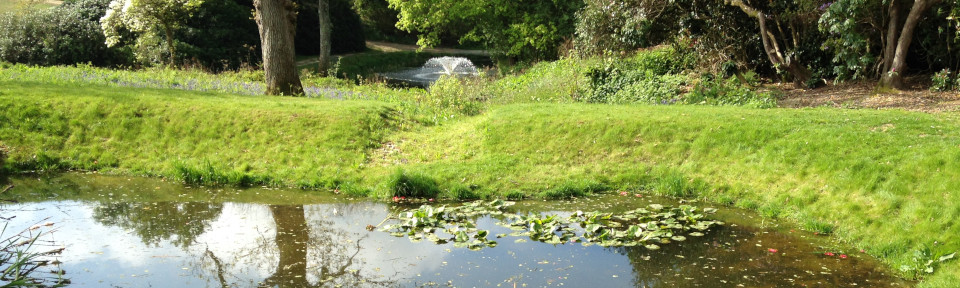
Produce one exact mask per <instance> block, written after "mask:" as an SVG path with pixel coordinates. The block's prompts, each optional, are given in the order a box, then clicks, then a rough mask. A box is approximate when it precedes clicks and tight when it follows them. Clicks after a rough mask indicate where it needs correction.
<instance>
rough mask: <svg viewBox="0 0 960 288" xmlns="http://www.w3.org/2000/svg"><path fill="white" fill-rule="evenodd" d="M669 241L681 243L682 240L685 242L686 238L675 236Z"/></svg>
mask: <svg viewBox="0 0 960 288" xmlns="http://www.w3.org/2000/svg"><path fill="white" fill-rule="evenodd" d="M670 239H673V241H683V240H687V237H683V236H680V235H677V236H673V237H670Z"/></svg>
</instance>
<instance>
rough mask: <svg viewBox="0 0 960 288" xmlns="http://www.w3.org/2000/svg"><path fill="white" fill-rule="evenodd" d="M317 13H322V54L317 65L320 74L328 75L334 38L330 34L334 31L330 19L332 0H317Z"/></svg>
mask: <svg viewBox="0 0 960 288" xmlns="http://www.w3.org/2000/svg"><path fill="white" fill-rule="evenodd" d="M317 13H318V14H319V15H320V56H319V57H318V59H317V60H319V61H318V63H317V67H318V70H319V72H320V76H328V75H327V71H329V70H330V62H331V61H330V45H332V44H333V40H332V39H330V34H332V32H333V24H332V23H331V21H330V0H317Z"/></svg>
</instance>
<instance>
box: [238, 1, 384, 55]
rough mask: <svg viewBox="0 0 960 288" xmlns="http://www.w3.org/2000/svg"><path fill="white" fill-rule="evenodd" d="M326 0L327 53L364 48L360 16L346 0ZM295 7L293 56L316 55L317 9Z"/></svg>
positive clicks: (318, 43) (361, 49)
mask: <svg viewBox="0 0 960 288" xmlns="http://www.w3.org/2000/svg"><path fill="white" fill-rule="evenodd" d="M328 1H330V22H331V23H332V24H333V30H332V35H331V36H330V38H331V39H332V40H333V41H332V43H331V46H330V49H331V51H330V52H331V53H333V54H346V53H353V52H362V51H364V50H366V49H367V44H366V39H365V38H364V31H363V25H362V24H361V22H360V16H358V15H357V13H356V12H354V11H353V9H352V8H351V4H350V2H349V1H350V0H328ZM313 2H314V4H316V2H317V1H316V0H313ZM298 7H299V13H297V34H296V38H295V41H294V42H295V45H296V47H297V48H296V49H297V55H317V54H320V26H319V21H320V19H319V16H318V15H317V8H316V6H311V5H302V4H301V5H299V6H298ZM254 30H256V29H254Z"/></svg>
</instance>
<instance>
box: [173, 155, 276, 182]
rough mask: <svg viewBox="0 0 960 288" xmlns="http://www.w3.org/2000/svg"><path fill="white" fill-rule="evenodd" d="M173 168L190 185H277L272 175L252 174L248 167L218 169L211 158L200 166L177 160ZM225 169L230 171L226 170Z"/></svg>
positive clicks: (179, 177) (181, 179) (175, 173)
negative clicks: (271, 177)
mask: <svg viewBox="0 0 960 288" xmlns="http://www.w3.org/2000/svg"><path fill="white" fill-rule="evenodd" d="M247 168H249V167H247ZM173 170H174V177H175V178H176V179H179V180H180V181H183V183H185V184H190V185H203V186H212V187H217V186H223V185H234V186H237V187H251V186H277V185H276V183H274V182H273V181H272V180H271V179H270V177H266V176H256V175H252V174H250V173H249V171H245V170H247V169H233V170H230V169H218V168H217V167H214V166H213V164H212V163H211V162H210V161H209V160H207V161H205V162H204V164H203V165H200V167H195V166H193V165H189V164H186V163H182V162H177V163H174V164H173ZM224 170H227V171H229V172H224Z"/></svg>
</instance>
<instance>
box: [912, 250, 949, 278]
mask: <svg viewBox="0 0 960 288" xmlns="http://www.w3.org/2000/svg"><path fill="white" fill-rule="evenodd" d="M955 256H957V253H956V252H953V253H950V254H947V253H943V252H939V251H938V252H933V251H932V250H931V249H930V247H929V246H924V247H923V249H919V250H914V251H913V263H911V264H910V265H903V266H900V271H902V272H906V273H910V274H912V276H913V280H922V279H923V278H924V275H928V274H933V272H934V271H935V270H936V268H937V267H938V266H940V264H942V263H944V262H947V261H950V260H953V259H954V257H955Z"/></svg>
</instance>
